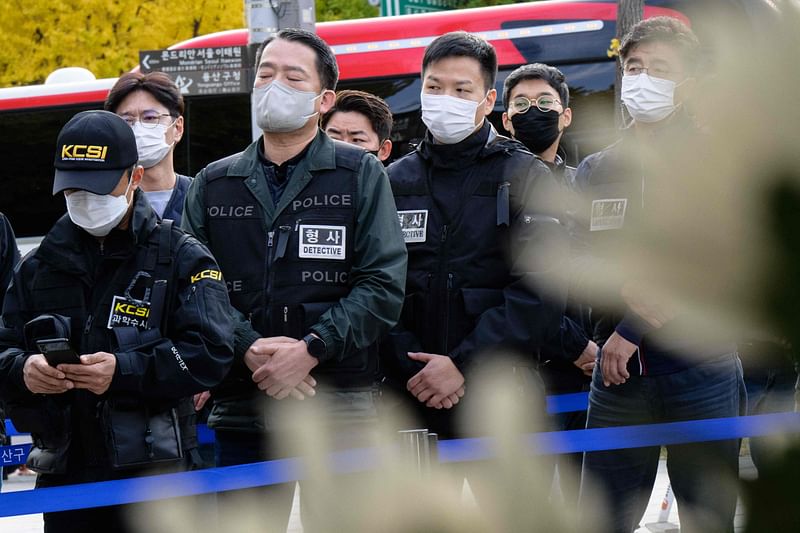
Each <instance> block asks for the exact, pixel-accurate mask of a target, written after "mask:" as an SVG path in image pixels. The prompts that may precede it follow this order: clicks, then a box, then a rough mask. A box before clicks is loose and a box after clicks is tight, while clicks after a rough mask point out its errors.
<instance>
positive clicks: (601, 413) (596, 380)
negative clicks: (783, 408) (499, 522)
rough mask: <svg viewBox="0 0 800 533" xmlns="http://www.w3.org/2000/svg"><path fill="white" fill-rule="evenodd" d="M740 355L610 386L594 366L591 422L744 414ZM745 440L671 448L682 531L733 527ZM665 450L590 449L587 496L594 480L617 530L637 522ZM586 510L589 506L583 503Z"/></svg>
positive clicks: (671, 475) (583, 491) (584, 478)
mask: <svg viewBox="0 0 800 533" xmlns="http://www.w3.org/2000/svg"><path fill="white" fill-rule="evenodd" d="M745 401H746V400H745V393H744V384H743V381H742V370H741V363H740V361H739V358H738V356H737V355H736V354H729V355H726V356H723V357H720V358H717V359H714V360H711V361H704V362H702V363H698V364H697V365H695V366H692V367H689V368H687V369H685V370H682V371H680V372H676V373H673V374H666V375H658V376H631V377H630V378H629V379H628V381H626V382H625V383H623V384H622V385H611V386H609V387H606V386H604V385H603V376H602V375H601V370H600V365H598V366H597V367H595V371H594V376H593V377H592V385H591V390H590V392H589V414H588V419H587V424H586V427H587V428H600V427H613V426H624V425H633V424H652V423H661V422H676V421H681V420H700V419H705V418H720V417H732V416H738V415H739V414H741V413H740V407H741V406H742V403H743V402H745ZM739 444H740V441H739V440H726V441H712V442H698V443H691V444H680V445H671V446H667V471H668V472H669V478H670V482H671V484H672V490H673V492H674V493H675V497H676V499H677V501H678V505H679V509H680V512H681V517H680V520H681V531H683V532H684V533H687V532H694V531H697V532H703V533H707V532H716V531H733V518H734V514H735V511H736V498H737V483H736V482H737V479H738V472H739ZM660 452H661V448H660V447H659V446H653V447H648V448H628V449H621V450H610V451H603V452H588V453H586V454H585V455H584V462H583V475H582V486H581V499H582V500H583V499H584V498H585V496H587V493H586V491H587V490H588V489H587V484H588V483H592V482H593V483H595V484H596V485H598V486H599V488H601V489H602V492H603V493H604V494H603V495H604V496H605V497H606V499H607V500H606V503H607V506H606V510H607V511H608V515H609V519H610V530H611V531H614V532H625V533H630V532H631V531H633V530H634V529H636V528H637V527H638V524H639V521H640V520H641V518H642V516H643V515H644V511H645V509H646V507H647V502H648V499H649V497H650V494H651V492H652V490H653V484H654V483H655V478H656V471H657V468H658V460H659V454H660ZM581 507H582V508H583V507H584V505H581Z"/></svg>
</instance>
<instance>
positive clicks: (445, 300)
mask: <svg viewBox="0 0 800 533" xmlns="http://www.w3.org/2000/svg"><path fill="white" fill-rule="evenodd" d="M447 229H448V226H447V224H445V225H443V226H442V234H441V236H440V239H439V242H440V243H441V248H440V250H439V257H440V263H439V280H440V281H439V284H438V291H439V295H440V296H439V298H440V305H441V309H440V316H441V318H442V326H443V329H444V331H443V334H442V348H441V350H440V353H441V354H442V355H447V344H448V340H449V331H448V330H449V329H450V290H451V288H452V282H453V280H452V276H453V275H452V274H451V273H449V272H448V268H447V267H448V264H447V252H446V244H447ZM445 278H446V279H445ZM442 282H444V287H442Z"/></svg>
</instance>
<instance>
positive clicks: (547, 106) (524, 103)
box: [508, 94, 561, 115]
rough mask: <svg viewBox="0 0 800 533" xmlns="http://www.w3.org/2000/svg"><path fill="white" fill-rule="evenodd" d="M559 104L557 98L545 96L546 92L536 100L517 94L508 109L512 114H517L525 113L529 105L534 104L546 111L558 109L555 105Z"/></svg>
mask: <svg viewBox="0 0 800 533" xmlns="http://www.w3.org/2000/svg"><path fill="white" fill-rule="evenodd" d="M560 105H561V102H560V101H559V100H556V99H555V98H553V97H552V96H547V95H546V94H543V95H542V96H540V97H539V98H537V99H536V100H531V99H529V98H525V97H524V96H517V97H516V98H514V99H513V100H511V105H510V106H509V108H508V110H509V111H511V112H512V113H511V114H512V115H517V114H522V113H527V112H528V109H530V108H531V106H536V108H537V109H538V110H539V111H541V112H542V113H547V112H548V111H558V109H557V106H560Z"/></svg>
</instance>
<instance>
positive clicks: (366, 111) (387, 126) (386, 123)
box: [320, 90, 392, 142]
mask: <svg viewBox="0 0 800 533" xmlns="http://www.w3.org/2000/svg"><path fill="white" fill-rule="evenodd" d="M339 111H341V112H343V113H348V112H354V113H361V114H362V115H364V116H365V117H367V120H369V123H370V125H371V126H372V129H373V130H375V133H377V134H378V140H379V141H380V142H383V141H385V140H386V139H388V138H389V136H390V135H391V134H392V112H391V111H390V110H389V106H388V105H387V104H386V102H385V101H384V100H383V98H380V97H378V96H375V95H374V94H370V93H367V92H364V91H354V90H345V91H339V92H338V93H336V103H334V104H333V107H332V108H331V109H330V111H328V112H327V113H325V114H324V115H322V118H320V127H322V129H325V126H327V125H328V121H330V119H331V117H332V116H333V115H334V113H337V112H339Z"/></svg>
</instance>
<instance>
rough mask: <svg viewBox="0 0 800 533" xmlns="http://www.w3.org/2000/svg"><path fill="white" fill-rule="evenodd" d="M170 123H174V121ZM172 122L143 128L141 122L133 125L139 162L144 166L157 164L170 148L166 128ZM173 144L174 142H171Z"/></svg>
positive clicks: (148, 166)
mask: <svg viewBox="0 0 800 533" xmlns="http://www.w3.org/2000/svg"><path fill="white" fill-rule="evenodd" d="M172 124H175V123H174V122H173V123H172ZM172 124H170V125H169V126H165V125H164V124H157V125H156V127H155V128H145V127H144V126H142V123H141V122H138V121H137V122H136V123H135V124H134V125H133V134H134V135H135V136H136V150H137V151H138V152H139V164H140V165H142V166H143V167H144V168H150V167H154V166H156V165H157V164H159V163H160V162H161V161H162V160H163V159H164V158H165V157H166V156H167V154H168V153H169V149H170V148H172V145H171V144H167V140H166V139H167V137H166V136H167V130H168V129H169V128H171V127H172ZM173 144H174V143H173Z"/></svg>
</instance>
